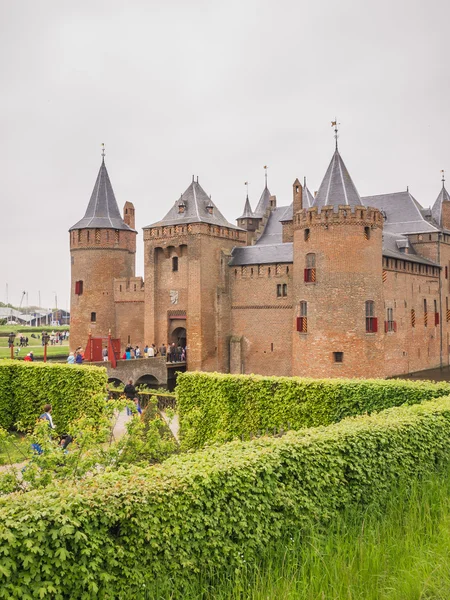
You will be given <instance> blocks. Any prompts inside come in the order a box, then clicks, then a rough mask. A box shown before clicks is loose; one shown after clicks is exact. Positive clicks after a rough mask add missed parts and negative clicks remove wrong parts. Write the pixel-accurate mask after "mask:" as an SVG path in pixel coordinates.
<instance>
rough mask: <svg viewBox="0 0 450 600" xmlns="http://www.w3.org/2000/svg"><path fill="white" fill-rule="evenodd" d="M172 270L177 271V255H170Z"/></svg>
mask: <svg viewBox="0 0 450 600" xmlns="http://www.w3.org/2000/svg"><path fill="white" fill-rule="evenodd" d="M172 271H178V256H172Z"/></svg>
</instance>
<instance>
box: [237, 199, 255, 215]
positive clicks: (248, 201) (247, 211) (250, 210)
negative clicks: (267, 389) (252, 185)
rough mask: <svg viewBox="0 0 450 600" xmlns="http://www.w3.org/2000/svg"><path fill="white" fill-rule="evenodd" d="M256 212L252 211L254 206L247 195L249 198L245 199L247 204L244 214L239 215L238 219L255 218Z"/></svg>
mask: <svg viewBox="0 0 450 600" xmlns="http://www.w3.org/2000/svg"><path fill="white" fill-rule="evenodd" d="M254 216H255V215H254V214H253V211H252V207H251V205H250V200H249V199H248V195H247V199H246V200H245V205H244V212H243V213H242V215H241V216H240V217H238V219H253V218H254Z"/></svg>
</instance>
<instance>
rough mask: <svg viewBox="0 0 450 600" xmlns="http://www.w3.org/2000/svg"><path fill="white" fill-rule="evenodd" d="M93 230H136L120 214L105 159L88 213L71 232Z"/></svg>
mask: <svg viewBox="0 0 450 600" xmlns="http://www.w3.org/2000/svg"><path fill="white" fill-rule="evenodd" d="M93 228H100V229H125V230H127V231H134V229H131V227H129V226H128V225H127V224H126V223H125V221H124V220H123V218H122V215H121V214H120V210H119V207H118V206H117V200H116V197H115V195H114V191H113V189H112V185H111V181H110V179H109V175H108V171H107V170H106V165H105V160H104V159H103V160H102V164H101V166H100V170H99V172H98V176H97V181H96V182H95V185H94V189H93V191H92V195H91V199H90V200H89V204H88V207H87V209H86V213H85V215H84V217H83V218H82V219H81V221H78V223H75V225H73V226H72V227H71V228H70V229H69V231H73V230H74V229H93Z"/></svg>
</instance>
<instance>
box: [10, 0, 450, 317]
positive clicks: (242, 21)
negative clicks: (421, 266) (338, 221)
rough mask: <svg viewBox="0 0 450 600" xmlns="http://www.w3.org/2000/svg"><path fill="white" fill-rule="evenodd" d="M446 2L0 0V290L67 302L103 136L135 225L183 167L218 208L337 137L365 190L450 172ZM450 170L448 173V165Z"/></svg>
mask: <svg viewBox="0 0 450 600" xmlns="http://www.w3.org/2000/svg"><path fill="white" fill-rule="evenodd" d="M449 17H450V3H449V2H448V0H428V1H427V2H425V1H423V0H421V1H418V0H407V1H406V0H405V1H404V0H378V1H377V2H367V1H366V0H340V1H336V0H314V1H312V0H310V1H308V2H307V1H305V0H289V1H288V0H277V1H263V0H258V1H257V0H240V1H236V0H226V1H223V0H222V1H220V2H219V1H215V0H209V1H201V0H191V1H187V0H184V1H182V0H180V1H174V0H165V1H163V0H159V1H153V0H145V1H144V0H143V1H138V0H127V1H125V0H121V1H118V0H107V1H104V2H100V1H98V0H77V1H76V2H73V1H72V2H68V1H66V0H41V1H40V2H37V1H36V0H0V81H1V88H0V128H1V136H0V194H1V208H2V216H1V218H2V227H1V235H0V244H1V266H0V300H3V301H5V300H6V284H8V288H9V301H10V302H12V303H13V304H18V303H19V302H20V297H21V292H22V291H23V290H25V291H27V292H28V298H29V303H30V304H37V302H38V292H39V291H40V293H41V300H42V301H41V304H42V306H46V307H50V306H54V304H55V293H56V294H57V296H58V306H60V307H63V308H68V304H69V297H70V296H69V293H70V256H69V234H68V233H67V230H68V229H69V227H71V226H72V225H73V224H74V223H76V222H77V221H78V220H79V219H81V217H82V216H83V215H84V212H85V209H86V207H87V204H88V201H89V198H90V195H91V192H92V188H93V186H94V182H95V179H96V177H97V172H98V169H99V166H100V161H101V158H100V153H101V143H102V142H104V143H105V145H106V165H107V168H108V171H109V175H110V178H111V181H112V185H113V188H114V191H115V194H116V198H117V201H118V204H119V207H120V208H121V209H122V206H123V204H124V203H125V201H127V200H130V201H131V202H133V203H134V205H135V208H136V220H137V228H138V230H139V238H138V239H139V252H138V256H137V274H139V275H143V251H142V250H143V249H142V231H141V228H142V227H143V226H145V225H148V224H149V223H152V222H154V221H156V220H159V219H161V218H162V217H163V216H164V215H165V214H166V212H167V211H168V210H169V208H170V206H171V205H172V204H173V202H174V201H175V200H176V199H177V198H178V197H179V196H180V193H181V192H183V191H184V190H185V189H186V188H187V187H188V185H189V183H190V181H191V178H192V174H195V175H198V176H199V182H200V184H201V185H202V187H203V188H204V189H205V191H206V192H207V193H208V194H212V199H213V201H214V202H215V204H216V205H217V206H218V207H219V209H220V210H221V211H222V213H223V214H224V215H225V216H226V217H227V218H228V220H230V221H232V222H234V220H235V218H236V217H237V216H239V215H240V214H241V211H242V208H243V205H244V200H245V186H244V182H245V181H249V182H250V187H249V193H250V201H251V204H252V207H253V208H254V207H255V205H256V203H257V201H258V199H259V196H260V194H261V192H262V189H263V186H264V170H263V166H264V165H265V164H267V165H268V166H269V169H268V174H269V189H270V191H271V193H272V194H276V196H277V201H278V205H280V206H281V205H288V204H289V203H290V202H291V196H292V183H293V181H294V180H295V178H296V177H299V178H300V179H301V180H302V178H303V177H304V176H306V177H307V181H308V186H309V188H310V189H311V191H312V192H313V191H314V190H317V189H318V187H319V185H320V182H321V179H322V177H323V175H324V174H325V171H326V168H327V166H328V163H329V161H330V159H331V156H332V153H333V149H334V139H333V131H332V128H331V127H330V123H331V120H332V119H334V117H335V116H337V118H338V120H339V122H340V123H341V127H340V137H339V149H340V152H341V154H342V157H343V159H344V161H345V163H346V165H347V168H348V169H349V172H350V174H351V176H352V178H353V180H354V182H355V184H356V187H357V189H358V191H359V193H360V194H361V195H371V194H378V193H387V192H396V191H400V190H404V189H406V186H407V185H409V189H410V191H411V192H412V194H413V195H414V196H415V197H416V199H417V200H418V201H419V202H420V203H421V204H422V205H423V206H429V205H430V204H432V203H433V202H434V200H435V198H436V196H437V195H438V193H439V189H440V186H441V183H440V170H441V169H447V171H448V177H449V180H450V139H449V125H450V110H449V102H450V98H449V93H450V81H449V62H450V60H449V59H450V43H449V39H448V31H449ZM449 186H450V181H449Z"/></svg>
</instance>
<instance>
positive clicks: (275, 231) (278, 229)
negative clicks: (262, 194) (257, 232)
mask: <svg viewBox="0 0 450 600" xmlns="http://www.w3.org/2000/svg"><path fill="white" fill-rule="evenodd" d="M287 208H288V207H286V206H279V207H278V208H274V209H273V210H272V211H271V213H270V215H269V218H268V220H267V223H266V226H265V228H264V231H263V233H262V235H261V237H260V238H259V239H258V241H257V242H256V245H258V246H266V245H267V244H278V243H280V244H281V242H282V240H283V225H282V224H281V221H280V219H281V217H282V216H283V215H284V213H285V212H286V209H287Z"/></svg>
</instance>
